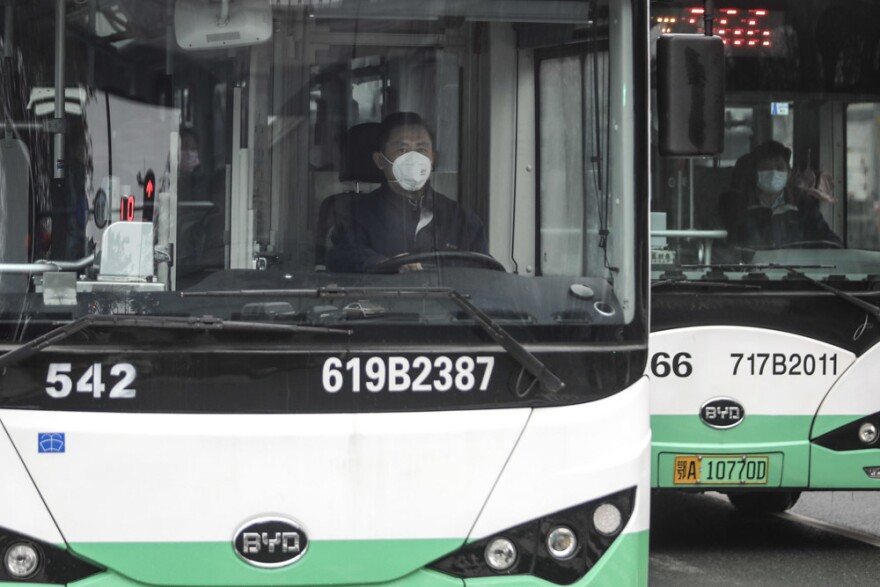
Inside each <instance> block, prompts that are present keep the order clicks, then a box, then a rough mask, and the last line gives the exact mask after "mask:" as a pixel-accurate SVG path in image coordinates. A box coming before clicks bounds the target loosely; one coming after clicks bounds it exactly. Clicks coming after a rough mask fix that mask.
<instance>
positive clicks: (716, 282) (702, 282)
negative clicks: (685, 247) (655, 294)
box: [651, 277, 761, 289]
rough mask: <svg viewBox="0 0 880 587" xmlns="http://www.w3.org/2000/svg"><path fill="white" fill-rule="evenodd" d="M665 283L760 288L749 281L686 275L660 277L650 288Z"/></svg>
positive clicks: (662, 285)
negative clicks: (697, 277)
mask: <svg viewBox="0 0 880 587" xmlns="http://www.w3.org/2000/svg"><path fill="white" fill-rule="evenodd" d="M667 285H688V286H693V287H700V286H704V287H719V288H729V289H761V286H760V285H755V284H751V283H742V282H739V281H734V282H730V281H720V280H717V279H689V278H687V277H674V278H670V279H661V280H659V281H653V282H651V289H655V288H660V287H664V286H667Z"/></svg>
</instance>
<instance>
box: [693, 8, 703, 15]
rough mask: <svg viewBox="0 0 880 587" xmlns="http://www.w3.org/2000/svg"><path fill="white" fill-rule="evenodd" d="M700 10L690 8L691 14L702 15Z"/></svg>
mask: <svg viewBox="0 0 880 587" xmlns="http://www.w3.org/2000/svg"><path fill="white" fill-rule="evenodd" d="M703 12H704V11H703V9H702V8H691V14H703Z"/></svg>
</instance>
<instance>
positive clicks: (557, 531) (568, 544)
mask: <svg viewBox="0 0 880 587" xmlns="http://www.w3.org/2000/svg"><path fill="white" fill-rule="evenodd" d="M577 547H578V539H577V535H575V533H574V531H573V530H572V529H571V528H568V527H566V526H556V527H555V528H553V529H552V530H550V533H549V534H547V550H548V551H550V556H552V557H553V558H555V559H558V560H566V559H569V558H571V557H572V556H574V552H575V551H576V550H577Z"/></svg>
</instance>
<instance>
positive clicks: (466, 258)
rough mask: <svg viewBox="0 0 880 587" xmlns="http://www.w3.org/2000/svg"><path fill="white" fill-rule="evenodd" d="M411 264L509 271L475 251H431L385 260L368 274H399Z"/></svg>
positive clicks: (492, 258) (487, 256)
mask: <svg viewBox="0 0 880 587" xmlns="http://www.w3.org/2000/svg"><path fill="white" fill-rule="evenodd" d="M411 263H433V264H436V265H438V266H440V267H447V266H456V265H460V266H472V267H481V268H483V269H491V270H493V271H507V270H506V269H505V268H504V265H502V264H501V263H499V262H498V261H497V260H496V259H495V258H494V257H491V256H489V255H484V254H483V253H475V252H473V251H429V252H424V253H405V254H403V255H398V256H397V257H391V258H390V259H385V260H384V261H382V262H380V263H376V264H375V265H373V266H372V267H370V268H368V269H367V271H366V272H367V273H397V272H398V271H399V270H400V268H401V267H403V266H404V265H409V264H411Z"/></svg>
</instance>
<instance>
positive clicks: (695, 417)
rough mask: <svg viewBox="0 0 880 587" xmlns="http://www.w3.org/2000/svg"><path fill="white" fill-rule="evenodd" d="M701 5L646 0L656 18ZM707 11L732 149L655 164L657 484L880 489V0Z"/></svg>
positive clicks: (683, 26)
mask: <svg viewBox="0 0 880 587" xmlns="http://www.w3.org/2000/svg"><path fill="white" fill-rule="evenodd" d="M705 10H706V8H705V7H704V6H703V5H701V4H700V3H694V2H690V3H688V2H665V1H657V2H653V3H652V7H651V22H652V31H653V32H654V33H655V35H656V36H661V35H663V34H664V33H687V32H689V33H697V32H702V30H700V29H702V28H703V24H702V23H703V20H702V19H703V17H704V16H705ZM713 16H714V19H713V28H714V31H713V32H714V34H715V35H716V36H719V37H720V38H721V39H723V43H724V48H725V70H726V76H725V77H726V99H725V144H724V152H723V154H721V155H719V156H716V157H714V158H707V159H699V158H689V159H685V158H676V157H664V156H660V157H658V158H657V159H655V161H654V164H655V166H654V169H653V173H654V175H653V180H652V189H653V200H652V207H651V210H652V211H651V217H652V231H651V234H652V239H651V240H652V242H651V254H652V302H651V308H652V309H651V311H652V316H651V329H652V334H651V345H652V349H651V352H652V356H651V360H650V362H649V373H651V377H652V381H651V393H652V398H651V404H652V428H653V435H654V437H653V440H654V442H653V446H654V448H653V455H652V464H653V465H654V471H653V473H652V486H653V487H660V488H678V489H685V490H691V491H693V490H710V489H712V490H717V491H721V492H723V493H726V494H727V495H728V496H729V498H730V500H731V502H732V503H733V504H734V505H735V506H737V507H738V508H741V509H744V510H751V511H782V510H785V509H787V508H789V507H791V506H792V505H793V504H794V503H795V501H796V500H797V498H798V497H799V495H800V493H801V492H802V491H810V490H832V489H848V490H858V489H877V488H880V442H878V428H880V396H878V394H877V393H875V391H874V385H875V384H876V382H877V380H878V377H880V345H878V342H880V310H878V304H880V297H878V296H880V293H878V291H880V60H878V56H880V35H878V32H877V31H878V28H880V27H878V25H880V5H878V4H877V3H876V2H863V1H859V0H846V1H842V0H838V1H834V2H830V1H826V0H809V1H804V0H790V1H787V0H786V1H775V0H774V1H769V2H741V1H731V2H720V1H719V2H716V3H715V7H714V14H713ZM774 177H775V179H774ZM774 181H778V182H779V183H777V184H776V185H773V184H774Z"/></svg>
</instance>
